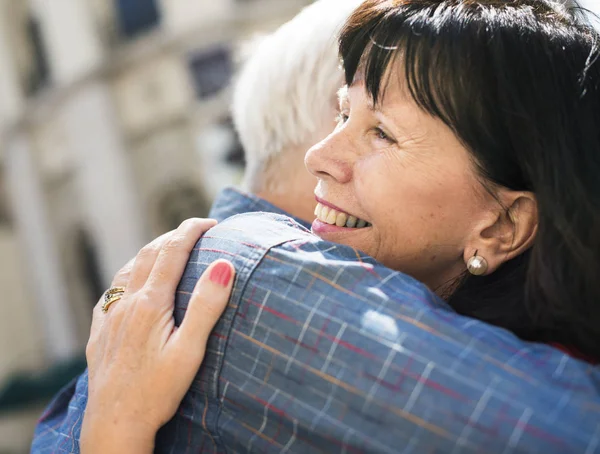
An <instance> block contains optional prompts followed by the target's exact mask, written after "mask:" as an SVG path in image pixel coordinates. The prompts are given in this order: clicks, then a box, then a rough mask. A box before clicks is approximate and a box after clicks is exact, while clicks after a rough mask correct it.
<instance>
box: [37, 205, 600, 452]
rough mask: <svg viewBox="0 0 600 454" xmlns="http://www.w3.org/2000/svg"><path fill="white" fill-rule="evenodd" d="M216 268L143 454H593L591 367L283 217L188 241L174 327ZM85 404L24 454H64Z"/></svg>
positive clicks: (72, 401)
mask: <svg viewBox="0 0 600 454" xmlns="http://www.w3.org/2000/svg"><path fill="white" fill-rule="evenodd" d="M219 257H227V258H229V259H230V260H232V261H233V262H234V265H235V267H236V270H237V275H236V282H235V285H234V290H233V293H232V298H231V299H230V303H229V306H228V308H227V309H226V311H225V314H224V316H223V317H222V319H221V320H220V321H219V323H218V324H217V327H216V328H215V331H214V332H213V334H212V336H211V338H210V341H209V345H208V350H207V356H206V359H205V361H204V364H203V365H202V368H201V369H200V371H199V373H198V375H197V377H196V380H195V381H194V383H193V385H192V387H191V389H190V391H189V392H188V394H187V395H186V397H185V398H184V400H183V402H182V404H181V406H180V409H179V411H178V412H177V414H176V415H175V417H174V418H173V419H172V420H171V421H170V422H169V423H168V424H167V425H166V426H165V427H164V428H163V429H161V431H160V432H159V433H158V435H157V438H156V452H161V453H162V452H164V453H186V452H190V453H191V452H202V453H246V452H256V453H271V452H272V453H275V452H277V453H279V452H290V453H294V452H295V453H373V452H377V453H379V452H381V453H397V452H406V453H409V452H414V453H419V454H420V453H437V452H439V453H453V452H454V453H462V452H483V453H535V452H539V453H544V454H546V453H594V452H600V447H599V444H600V397H599V395H598V386H599V385H600V370H599V369H598V368H597V367H594V366H591V365H589V364H587V363H584V362H582V361H578V360H575V359H573V358H570V357H568V356H567V355H565V354H563V353H562V352H560V351H558V350H556V349H553V348H552V347H549V346H546V345H540V344H533V343H525V342H522V341H520V340H518V339H517V338H516V337H515V336H513V335H512V334H510V333H509V332H507V331H505V330H502V329H498V328H494V327H491V326H489V325H486V324H484V323H481V322H478V321H476V320H472V319H468V318H465V317H462V316H459V315H457V314H456V313H454V312H453V311H452V310H451V309H450V308H449V307H448V306H447V305H446V304H445V303H444V302H443V301H441V300H440V299H438V298H437V297H436V296H435V295H434V294H432V293H431V292H430V291H429V290H428V289H427V288H425V287H424V286H423V285H421V284H420V283H418V282H417V281H415V280H413V279H411V278H409V277H407V276H405V275H402V274H400V273H397V272H393V271H391V270H389V269H387V268H385V267H382V266H381V265H379V264H377V263H376V262H375V261H374V260H373V259H371V258H369V257H367V256H363V255H362V254H359V253H357V252H356V251H355V250H353V249H350V248H347V247H344V246H340V245H334V244H331V243H326V242H323V241H321V240H319V239H318V238H316V237H314V236H312V235H311V234H310V233H308V232H306V231H305V230H304V229H301V228H299V226H298V225H297V224H295V223H294V222H293V221H291V220H290V219H289V218H286V217H283V216H277V215H265V214H260V215H257V214H248V215H240V216H235V217H233V218H231V219H229V220H228V221H226V222H223V223H222V224H219V225H218V226H217V227H215V228H214V229H212V230H211V231H210V232H209V233H208V234H207V235H206V236H205V237H204V238H202V239H201V240H200V241H199V242H198V244H197V248H196V249H195V250H194V252H193V254H192V256H191V257H190V261H189V263H188V266H187V268H186V271H185V273H184V277H183V279H182V281H181V283H180V288H179V290H178V294H177V299H176V312H175V317H176V320H177V321H178V323H179V322H180V321H181V319H182V317H183V314H184V312H185V308H186V307H187V303H188V300H189V296H190V291H191V290H192V288H193V286H194V284H195V282H196V281H197V279H198V277H199V276H200V275H201V273H202V272H203V271H204V270H205V269H206V266H207V265H208V264H210V263H211V262H212V261H213V260H214V259H216V258H219ZM86 391H87V376H86V375H85V374H84V375H83V376H82V377H81V378H80V379H79V380H78V383H77V387H76V389H75V390H73V388H72V387H71V388H70V390H67V391H65V393H64V395H59V396H58V397H57V398H56V400H55V402H54V403H53V404H51V406H50V407H49V409H48V411H47V413H46V415H44V416H43V417H42V419H41V421H40V424H39V425H38V428H37V430H36V436H35V440H34V443H33V447H32V452H36V453H38V452H39V453H46V452H47V453H51V452H56V453H62V452H78V441H77V440H78V438H79V432H80V429H81V420H82V416H83V411H84V409H85V401H86ZM66 402H69V403H68V404H65V403H66Z"/></svg>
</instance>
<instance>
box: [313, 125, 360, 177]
mask: <svg viewBox="0 0 600 454" xmlns="http://www.w3.org/2000/svg"><path fill="white" fill-rule="evenodd" d="M351 156H352V151H351V146H350V143H349V142H348V140H347V139H346V138H345V137H344V135H343V132H342V130H338V131H335V132H333V133H332V134H330V135H329V136H327V137H326V138H325V139H323V140H322V141H321V142H319V143H318V144H316V145H314V146H313V147H312V148H311V149H310V150H308V152H307V153H306V156H305V158H304V164H305V165H306V168H307V169H308V171H309V172H310V173H312V174H313V175H314V176H316V177H317V178H320V179H322V180H333V181H335V182H337V183H341V184H344V183H348V182H349V181H350V180H352V163H351Z"/></svg>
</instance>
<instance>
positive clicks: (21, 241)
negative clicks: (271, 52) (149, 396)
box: [0, 0, 310, 454]
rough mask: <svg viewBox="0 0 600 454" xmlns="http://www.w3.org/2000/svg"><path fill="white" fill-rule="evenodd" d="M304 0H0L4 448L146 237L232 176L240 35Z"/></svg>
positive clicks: (282, 16)
mask: <svg viewBox="0 0 600 454" xmlns="http://www.w3.org/2000/svg"><path fill="white" fill-rule="evenodd" d="M308 3H310V0H0V294H1V295H2V296H1V297H0V453H3V454H4V453H20V452H28V449H29V443H30V440H31V435H32V433H33V427H34V425H35V421H36V420H37V418H38V417H39V415H40V413H41V411H42V409H43V407H44V405H45V404H46V403H47V401H48V398H49V396H51V395H52V394H54V393H55V392H56V391H57V390H58V389H59V388H60V386H61V385H63V384H65V383H66V381H67V380H68V379H70V378H71V377H72V376H74V375H75V374H77V373H79V372H80V370H81V368H82V367H85V363H84V358H83V356H82V354H83V351H84V349H85V344H86V341H87V337H88V333H89V325H90V320H91V311H92V308H93V306H94V304H95V303H96V301H97V300H98V298H99V296H100V295H101V293H102V292H103V291H104V289H105V288H106V287H108V286H109V284H110V280H111V277H112V275H113V274H114V273H115V272H116V271H117V270H118V269H119V268H120V267H121V266H122V265H123V264H125V263H126V262H127V261H128V260H129V259H130V258H132V257H133V256H134V255H135V254H136V252H137V251H138V250H139V248H140V247H141V246H143V245H144V244H145V243H147V242H148V241H149V240H151V239H152V238H154V237H156V236H158V235H159V234H161V233H163V232H165V231H167V230H170V229H172V228H174V227H176V226H177V225H178V224H179V222H180V221H182V220H183V219H185V218H188V217H191V216H205V215H206V214H207V213H208V209H209V207H210V204H211V201H212V199H213V197H214V196H215V194H216V193H217V192H218V191H219V190H220V189H221V188H222V187H223V186H225V185H229V184H235V183H237V182H238V180H239V177H240V175H241V172H242V170H243V156H242V152H241V149H240V146H239V144H238V142H237V139H236V136H235V133H234V131H233V129H232V125H231V121H230V117H229V100H230V93H231V90H230V88H229V83H230V81H231V79H232V76H233V74H234V73H235V70H236V67H237V66H238V64H239V61H240V58H239V56H240V50H239V49H240V45H239V44H240V43H242V42H244V41H246V40H247V39H249V38H251V37H253V36H254V35H255V34H256V33H259V32H269V31H272V30H273V29H275V28H276V27H277V26H279V25H280V24H281V23H283V22H285V21H286V20H288V19H290V18H291V17H292V16H294V15H295V14H296V13H297V12H298V11H299V10H300V9H301V8H302V7H303V6H305V5H306V4H308Z"/></svg>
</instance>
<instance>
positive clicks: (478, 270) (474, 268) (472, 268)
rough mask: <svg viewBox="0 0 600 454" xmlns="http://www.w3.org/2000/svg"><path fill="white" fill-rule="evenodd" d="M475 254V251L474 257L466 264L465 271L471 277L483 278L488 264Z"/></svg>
mask: <svg viewBox="0 0 600 454" xmlns="http://www.w3.org/2000/svg"><path fill="white" fill-rule="evenodd" d="M477 252H478V251H475V255H474V256H473V257H471V258H470V259H469V261H468V262H467V269H468V270H469V273H471V274H472V275H473V276H483V275H484V274H485V273H487V270H488V262H487V260H486V259H484V258H483V257H481V256H480V255H477Z"/></svg>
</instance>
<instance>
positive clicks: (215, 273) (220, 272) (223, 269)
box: [208, 262, 233, 287]
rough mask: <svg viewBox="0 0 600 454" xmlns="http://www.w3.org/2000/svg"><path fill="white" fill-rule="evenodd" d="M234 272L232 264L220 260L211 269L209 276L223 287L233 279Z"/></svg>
mask: <svg viewBox="0 0 600 454" xmlns="http://www.w3.org/2000/svg"><path fill="white" fill-rule="evenodd" d="M232 274H233V273H232V272H231V266H230V265H229V264H228V263H224V262H220V263H217V264H216V265H215V266H214V267H213V269H212V270H210V274H209V276H208V278H209V279H210V281H211V282H214V283H215V284H218V285H221V286H222V287H227V286H228V285H229V281H231V275H232Z"/></svg>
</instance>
